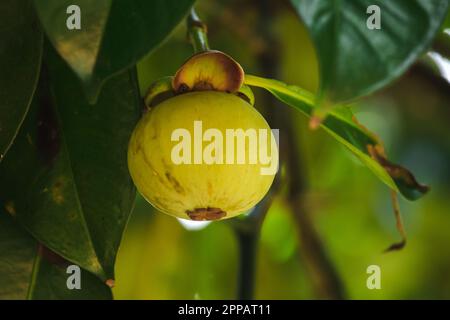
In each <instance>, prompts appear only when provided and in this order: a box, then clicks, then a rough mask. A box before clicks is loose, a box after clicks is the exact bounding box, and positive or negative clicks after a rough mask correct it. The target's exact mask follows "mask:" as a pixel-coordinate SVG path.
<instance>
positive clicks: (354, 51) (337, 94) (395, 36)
mask: <svg viewBox="0 0 450 320" xmlns="http://www.w3.org/2000/svg"><path fill="white" fill-rule="evenodd" d="M291 2H292V4H293V6H294V8H295V10H296V11H297V12H298V14H299V15H300V17H301V18H302V20H303V22H304V23H305V25H306V27H307V28H308V30H309V33H310V35H311V37H312V40H313V42H314V44H315V47H316V51H317V56H318V59H319V65H320V77H321V88H320V96H319V97H320V98H321V99H323V100H325V103H326V104H329V103H337V102H344V101H348V100H351V99H354V98H357V97H360V96H364V95H367V94H369V93H371V92H374V91H375V90H377V89H380V88H382V87H384V86H385V85H387V84H389V83H390V82H391V81H393V80H394V79H395V78H397V77H398V76H400V75H401V74H402V73H403V72H405V71H406V69H407V68H408V67H409V66H411V64H412V63H413V62H414V61H415V60H416V59H417V58H418V57H419V56H420V55H421V54H422V53H423V52H424V50H425V49H426V48H427V47H428V46H429V45H430V43H431V41H432V40H433V38H434V36H435V35H436V33H437V32H438V30H439V26H440V25H441V23H442V21H443V19H444V18H445V15H446V12H447V8H448V0H395V1H392V0H329V1H310V0H291ZM371 5H377V6H378V7H379V8H380V12H381V19H380V21H381V29H379V30H377V29H374V30H370V29H369V28H368V27H367V25H366V22H367V19H368V18H369V16H370V15H371V14H367V13H366V12H367V8H368V7H369V6H371Z"/></svg>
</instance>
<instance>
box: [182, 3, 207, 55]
mask: <svg viewBox="0 0 450 320" xmlns="http://www.w3.org/2000/svg"><path fill="white" fill-rule="evenodd" d="M187 29H188V37H189V40H190V41H191V43H192V46H193V47H194V51H195V53H199V52H204V51H208V50H209V44H208V37H207V32H208V30H207V27H206V24H204V23H203V22H202V21H201V20H200V18H199V17H198V15H197V13H196V12H195V9H194V8H192V9H191V11H190V13H189V16H188V17H187Z"/></svg>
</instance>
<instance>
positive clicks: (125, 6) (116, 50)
mask: <svg viewBox="0 0 450 320" xmlns="http://www.w3.org/2000/svg"><path fill="white" fill-rule="evenodd" d="M193 3H194V0H152V1H148V0H115V1H113V0H96V1H91V0H73V1H72V0H70V1H69V0H46V1H39V0H35V5H36V9H37V12H38V15H39V17H40V19H41V22H42V24H43V26H44V29H45V31H46V33H47V35H48V36H49V38H50V40H51V42H52V43H53V45H54V47H55V48H56V49H57V51H58V52H59V54H60V55H61V56H62V57H63V58H64V59H65V60H66V61H67V63H68V64H69V65H70V66H71V67H72V69H73V70H74V71H75V72H76V73H77V75H78V76H79V77H80V78H81V80H82V81H83V84H84V87H85V90H86V93H87V94H88V97H89V100H90V101H95V99H96V97H97V96H98V92H99V89H100V86H101V85H102V83H103V81H104V80H105V79H107V78H109V77H111V76H112V75H113V74H116V73H117V72H119V71H121V70H124V69H126V68H128V67H130V66H131V65H133V64H135V63H136V62H137V61H138V60H139V59H140V58H142V57H143V56H144V55H146V54H147V53H149V52H150V51H151V50H152V49H154V48H155V47H156V46H157V45H158V44H159V43H161V41H163V40H164V39H165V38H166V37H167V36H168V34H169V33H170V32H171V31H172V30H173V29H174V27H175V26H176V25H177V24H178V23H179V22H180V20H181V19H182V18H183V17H184V15H185V14H186V13H187V11H188V10H189V8H190V7H191V6H192V4H193ZM70 5H78V6H79V8H80V10H81V29H80V30H68V28H67V26H66V21H67V19H68V18H69V17H70V14H67V13H66V10H67V8H68V6H70Z"/></svg>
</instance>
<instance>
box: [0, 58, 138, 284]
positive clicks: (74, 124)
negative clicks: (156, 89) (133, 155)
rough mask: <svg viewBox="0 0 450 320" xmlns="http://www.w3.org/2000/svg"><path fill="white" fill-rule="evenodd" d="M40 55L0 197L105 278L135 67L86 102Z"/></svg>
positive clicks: (127, 190)
mask: <svg viewBox="0 0 450 320" xmlns="http://www.w3.org/2000/svg"><path fill="white" fill-rule="evenodd" d="M46 63H47V65H48V67H49V72H48V74H47V72H44V70H43V72H42V76H41V79H40V84H39V88H38V91H37V93H36V96H35V99H34V101H33V105H32V107H31V109H30V112H29V116H28V117H27V120H26V123H25V124H26V125H25V124H24V127H23V128H22V130H21V132H20V134H19V136H18V137H17V140H16V143H15V144H14V146H13V148H11V150H10V153H9V154H8V156H7V157H6V158H5V160H4V161H3V163H2V165H1V166H0V182H1V183H0V203H1V205H3V206H4V205H8V207H9V208H11V210H13V212H14V213H15V215H16V217H17V219H18V221H19V222H20V223H22V225H24V226H25V228H26V229H27V230H28V231H29V232H30V233H31V234H32V235H33V236H34V237H35V238H36V239H38V240H39V242H41V243H42V244H43V245H45V246H46V247H48V248H50V249H51V250H52V251H55V252H56V253H58V254H59V255H61V256H62V257H64V258H65V259H67V260H69V261H71V262H73V263H75V264H78V265H80V266H81V267H83V268H84V269H86V270H88V271H90V272H92V273H94V274H96V275H97V276H99V277H100V278H101V279H102V280H103V281H106V280H107V279H111V278H113V277H114V267H113V266H114V260H115V257H116V254H117V250H118V246H119V243H120V240H121V236H122V233H123V230H124V228H125V225H126V222H127V220H128V217H129V214H130V211H131V209H132V206H133V203H134V197H135V188H134V185H133V183H132V181H131V178H130V176H129V173H128V167H127V156H126V155H127V146H128V140H129V137H130V135H131V132H132V130H133V128H134V126H135V124H136V122H137V120H138V118H139V115H140V110H141V100H140V97H139V92H138V88H137V83H136V78H135V72H134V69H133V70H132V71H125V72H122V73H121V74H119V75H117V76H114V77H113V78H112V79H110V80H109V81H108V82H107V83H106V85H105V88H104V90H103V92H102V94H101V96H100V97H99V100H98V102H97V104H95V105H89V104H88V102H87V101H86V100H85V98H84V95H83V94H82V92H81V87H80V85H79V82H78V81H77V79H76V77H75V76H74V75H73V74H72V72H71V71H70V69H69V68H68V67H67V66H66V64H65V63H64V62H63V61H62V60H61V59H60V58H59V57H58V56H57V55H56V53H54V52H53V51H52V52H50V53H49V54H48V55H47V56H46ZM49 83H51V86H49Z"/></svg>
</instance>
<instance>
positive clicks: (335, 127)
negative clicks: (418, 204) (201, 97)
mask: <svg viewBox="0 0 450 320" xmlns="http://www.w3.org/2000/svg"><path fill="white" fill-rule="evenodd" d="M245 83H246V84H247V85H250V86H255V87H260V88H264V89H266V90H268V91H269V92H270V93H272V94H273V95H274V96H275V97H276V98H277V99H279V100H280V101H282V102H284V103H286V104H288V105H290V106H292V107H294V108H296V109H298V110H299V111H301V112H302V113H303V114H305V115H307V116H309V117H310V116H312V114H313V111H314V108H315V107H314V99H315V98H314V95H313V94H312V93H310V92H307V91H305V90H303V89H301V88H299V87H296V86H288V85H286V84H284V83H282V82H280V81H277V80H271V79H264V78H260V77H256V76H252V75H246V76H245ZM321 127H322V128H323V129H325V131H326V132H327V133H329V134H330V135H331V136H332V137H333V138H335V139H336V140H337V141H338V142H340V143H341V144H343V145H344V146H345V147H346V148H347V149H349V150H350V151H351V152H352V153H353V154H354V155H355V156H357V157H358V158H359V159H360V160H361V162H362V163H363V164H364V165H366V166H367V167H368V168H369V169H370V170H371V171H372V172H373V173H374V174H375V175H376V176H377V177H378V178H379V179H380V180H381V181H383V182H384V183H385V184H386V185H387V186H388V187H390V188H391V189H393V190H395V191H397V192H400V193H401V194H402V195H403V196H404V197H405V198H407V199H410V200H416V199H418V198H420V197H421V196H423V195H424V194H425V193H426V192H427V191H428V187H426V186H423V185H420V184H419V183H418V182H417V181H416V179H415V178H414V176H413V175H412V174H411V173H410V172H409V171H408V170H406V169H405V168H402V167H400V166H398V165H396V164H393V163H392V162H390V161H388V160H387V158H386V156H385V155H384V151H383V150H382V146H381V143H380V141H379V140H378V138H377V137H376V136H375V135H374V134H372V133H370V132H369V131H368V130H367V129H365V128H364V127H362V126H361V125H360V124H358V123H357V122H356V119H355V117H354V116H353V114H352V112H351V110H350V109H349V108H347V107H345V106H338V107H337V108H335V109H334V110H331V112H330V114H329V115H328V117H327V118H326V119H325V120H324V121H323V122H322V124H321Z"/></svg>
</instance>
